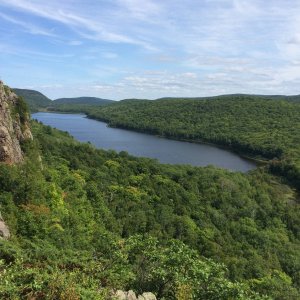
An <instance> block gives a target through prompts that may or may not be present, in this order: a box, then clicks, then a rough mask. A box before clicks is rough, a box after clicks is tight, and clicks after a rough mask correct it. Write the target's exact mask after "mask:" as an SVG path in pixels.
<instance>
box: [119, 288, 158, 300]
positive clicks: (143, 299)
mask: <svg viewBox="0 0 300 300" xmlns="http://www.w3.org/2000/svg"><path fill="white" fill-rule="evenodd" d="M113 299H116V300H156V297H155V295H154V294H152V293H149V292H148V293H143V294H142V295H139V296H136V294H135V292H134V291H132V290H130V291H128V292H124V291H121V290H117V291H116V292H115V293H114V294H113Z"/></svg>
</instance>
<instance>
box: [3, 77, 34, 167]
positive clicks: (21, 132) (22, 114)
mask: <svg viewBox="0 0 300 300" xmlns="http://www.w3.org/2000/svg"><path fill="white" fill-rule="evenodd" d="M28 139H32V134H31V131H30V127H29V113H28V110H27V106H26V103H25V102H24V100H23V99H22V98H20V97H18V96H17V95H16V94H15V93H14V92H12V91H11V89H10V88H9V87H7V86H5V85H4V84H3V82H2V81H0V162H5V163H9V164H14V163H18V162H21V161H22V160H23V153H22V150H21V143H22V142H23V141H25V140H28Z"/></svg>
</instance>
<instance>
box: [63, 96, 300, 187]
mask: <svg viewBox="0 0 300 300" xmlns="http://www.w3.org/2000/svg"><path fill="white" fill-rule="evenodd" d="M65 109H67V110H69V111H73V112H76V111H83V112H85V113H86V114H87V115H88V116H89V117H91V118H95V119H98V120H102V121H105V122H107V123H108V124H109V126H112V127H120V128H126V129H133V130H137V131H141V132H148V133H152V134H157V135H161V136H165V137H168V138H175V139H182V140H190V141H195V142H209V143H214V144H218V145H221V146H225V147H228V148H230V149H232V150H234V151H237V152H238V153H240V154H243V155H247V156H250V157H254V158H256V159H259V160H268V161H269V168H270V170H271V171H272V172H273V173H274V174H280V175H283V177H284V178H286V179H288V180H289V182H290V183H291V184H292V185H293V186H295V187H296V188H298V189H300V103H298V102H294V103H293V102H288V101H284V100H282V101H280V100H268V99H264V98H261V97H253V96H251V97H248V96H240V97H238V96H235V97H234V98H232V97H231V96H227V97H225V96H223V97H220V98H218V97H215V98H214V99H213V100H212V99H210V98H209V99H202V100H201V99H200V100H190V99H181V100H180V99H173V100H168V99H165V100H156V101H142V100H140V101H139V100H133V101H130V100H127V101H120V102H118V103H115V104H112V105H109V106H103V107H97V108H93V109H91V108H90V107H88V106H86V107H85V108H84V107H76V106H69V108H65Z"/></svg>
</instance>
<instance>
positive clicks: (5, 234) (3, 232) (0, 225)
mask: <svg viewBox="0 0 300 300" xmlns="http://www.w3.org/2000/svg"><path fill="white" fill-rule="evenodd" d="M9 237H10V232H9V229H8V227H7V225H6V224H5V222H4V220H3V219H2V216H1V212H0V239H8V238H9Z"/></svg>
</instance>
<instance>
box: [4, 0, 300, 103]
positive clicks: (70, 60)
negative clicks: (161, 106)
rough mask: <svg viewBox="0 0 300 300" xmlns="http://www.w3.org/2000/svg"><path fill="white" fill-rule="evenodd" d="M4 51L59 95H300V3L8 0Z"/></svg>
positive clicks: (32, 80)
mask: <svg viewBox="0 0 300 300" xmlns="http://www.w3.org/2000/svg"><path fill="white" fill-rule="evenodd" d="M0 53H1V56H0V76H1V79H2V80H3V81H4V82H5V83H6V84H8V85H10V86H12V87H19V88H31V89H36V90H39V91H41V92H43V93H44V94H45V95H47V96H48V97H50V98H52V99H55V98H58V97H73V96H98V97H102V98H110V99H116V100H119V99H124V98H149V99H154V98H158V97H165V96H175V97H179V96H189V97H191V96H210V95H219V94H227V93H261V94H300V1H299V0H268V1H265V0H198V1H196V0H185V1H182V0H161V1H157V0H111V1H109V0H107V1H103V0H49V1H41V0H0Z"/></svg>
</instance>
